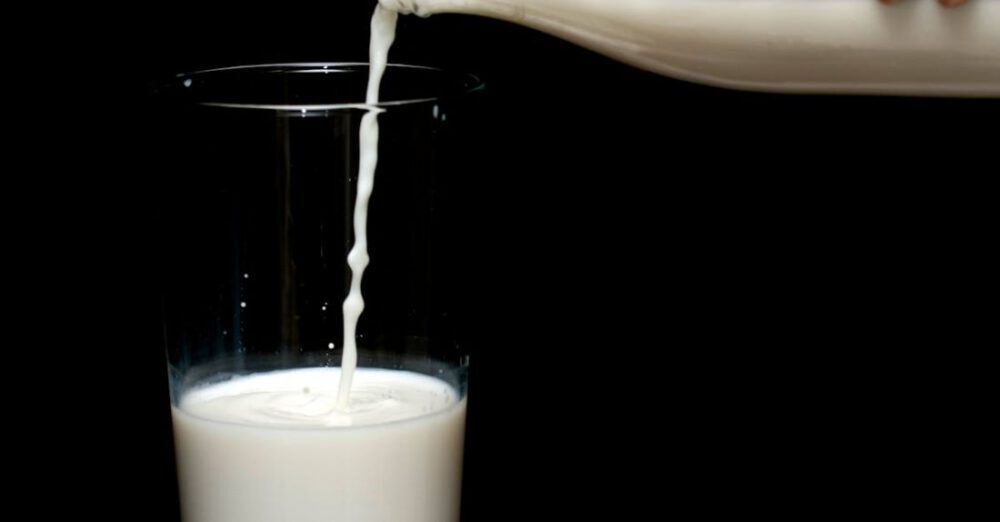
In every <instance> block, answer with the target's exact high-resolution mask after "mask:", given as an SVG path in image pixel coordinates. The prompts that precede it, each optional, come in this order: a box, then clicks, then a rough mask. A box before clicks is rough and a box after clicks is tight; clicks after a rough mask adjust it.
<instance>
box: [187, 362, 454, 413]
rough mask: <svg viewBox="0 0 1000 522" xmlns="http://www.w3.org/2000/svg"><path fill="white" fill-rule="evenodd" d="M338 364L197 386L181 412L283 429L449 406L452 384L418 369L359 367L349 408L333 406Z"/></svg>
mask: <svg viewBox="0 0 1000 522" xmlns="http://www.w3.org/2000/svg"><path fill="white" fill-rule="evenodd" d="M342 377H343V374H342V372H341V370H340V368H301V369H294V370H277V371H272V372H263V373H256V374H252V375H249V376H245V377H240V378H237V379H232V380H230V381H226V382H222V383H218V384H213V385H210V386H206V387H202V388H196V389H194V390H191V391H189V392H188V393H186V394H185V395H184V397H183V398H182V399H181V402H180V407H181V409H182V410H184V411H185V412H186V413H188V414H190V415H193V416H196V417H200V418H203V419H209V420H213V421H218V422H232V423H238V424H250V425H254V426H272V427H284V428H330V427H337V428H343V427H351V426H354V427H360V426H371V425H376V424H385V423H390V422H397V421H403V420H408V419H413V418H415V417H420V416H422V415H427V414H429V413H434V412H439V411H443V410H446V409H448V408H449V407H451V406H453V405H455V404H456V403H457V402H458V394H457V392H456V391H455V389H454V388H452V387H451V386H450V385H448V384H447V383H445V382H444V381H442V380H440V379H436V378H434V377H428V376H425V375H421V374H419V373H413V372H406V371H398V370H381V369H375V368H359V369H358V370H357V371H356V372H355V374H354V381H353V383H352V390H351V397H352V398H351V411H350V412H343V411H340V410H338V409H337V408H336V407H335V406H336V401H337V395H338V386H339V383H340V382H342V381H341V378H342Z"/></svg>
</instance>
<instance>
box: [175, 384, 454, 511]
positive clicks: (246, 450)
mask: <svg viewBox="0 0 1000 522" xmlns="http://www.w3.org/2000/svg"><path fill="white" fill-rule="evenodd" d="M341 376H342V374H341V371H340V369H339V368H305V369H293V370H279V371H274V372H266V373H258V374H253V375H249V376H244V377H237V378H235V379H232V380H229V381H225V382H221V383H216V384H211V385H208V386H202V387H196V388H194V389H192V390H190V391H188V392H187V393H185V394H184V395H183V396H182V397H181V398H180V400H179V401H178V404H177V406H175V407H174V409H173V420H174V437H175V446H176V451H177V469H178V478H179V484H180V493H181V499H182V502H181V509H182V515H183V518H184V520H185V522H275V521H281V520H288V521H295V522H320V521H322V522H330V521H351V522H454V521H457V520H458V516H459V511H458V510H459V495H460V491H461V469H462V449H463V436H464V427H465V411H466V406H465V400H464V398H462V397H461V396H460V395H459V393H458V392H457V391H456V390H455V389H454V388H452V387H451V386H450V385H449V384H447V383H445V382H444V381H442V380H439V379H436V378H434V377H429V376H425V375H421V374H417V373H412V372H406V371H399V370H380V369H373V368H359V369H358V370H357V371H356V372H355V375H354V382H353V384H352V394H351V397H352V399H351V411H350V412H343V411H341V410H339V409H338V408H337V404H336V403H337V394H338V388H339V384H340V378H341Z"/></svg>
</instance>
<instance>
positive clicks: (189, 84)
mask: <svg viewBox="0 0 1000 522" xmlns="http://www.w3.org/2000/svg"><path fill="white" fill-rule="evenodd" d="M184 86H185V87H190V86H191V78H188V79H187V80H184Z"/></svg>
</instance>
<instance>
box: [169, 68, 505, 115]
mask: <svg viewBox="0 0 1000 522" xmlns="http://www.w3.org/2000/svg"><path fill="white" fill-rule="evenodd" d="M370 65H371V64H370V63H369V62H277V63H261V64H247V65H233V66H226V67H214V68H210V69H199V70H195V71H189V72H183V73H178V74H175V75H173V76H172V77H171V78H169V79H166V80H163V81H160V82H156V83H154V84H153V85H152V86H151V89H150V91H149V92H150V94H151V96H153V97H157V96H161V95H165V93H166V92H167V91H168V90H169V89H170V88H172V87H177V86H180V85H184V86H185V87H186V86H188V85H190V83H189V82H190V81H192V80H194V79H195V78H199V77H204V76H208V75H217V74H220V73H228V72H242V71H246V72H257V73H260V72H267V71H269V72H274V73H285V74H288V73H295V72H299V73H329V72H341V73H342V72H348V71H337V70H336V69H332V68H334V67H341V68H357V69H360V68H364V69H367V68H368V67H370ZM391 70H410V71H423V72H432V73H440V74H450V75H454V76H455V77H456V78H458V79H460V80H462V84H461V87H460V88H458V89H456V90H455V92H450V93H445V94H441V95H438V96H422V97H413V98H405V99H399V100H388V101H380V102H378V103H374V104H372V103H364V102H348V103H345V102H339V103H309V104H296V103H243V102H211V101H196V102H191V105H197V106H203V107H215V108H224V109H249V110H261V111H270V112H288V113H307V112H316V111H335V110H350V109H359V110H386V109H390V108H400V107H407V106H412V105H420V104H426V103H432V102H439V101H443V100H448V99H453V98H456V97H459V96H466V95H469V94H473V93H476V92H480V91H482V90H483V89H484V88H485V87H486V83H485V82H484V81H483V80H482V79H481V78H480V77H479V76H478V75H475V74H472V73H466V72H457V71H449V70H447V69H442V68H440V67H431V66H426V65H412V64H403V63H389V64H387V65H386V72H388V71H391ZM185 82H188V83H185Z"/></svg>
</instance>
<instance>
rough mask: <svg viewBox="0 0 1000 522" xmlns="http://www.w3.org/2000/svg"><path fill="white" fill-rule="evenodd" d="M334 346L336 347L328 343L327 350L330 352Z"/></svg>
mask: <svg viewBox="0 0 1000 522" xmlns="http://www.w3.org/2000/svg"><path fill="white" fill-rule="evenodd" d="M334 346H336V345H335V344H333V343H330V344H328V345H326V347H327V349H330V350H332V349H333V347H334Z"/></svg>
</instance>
